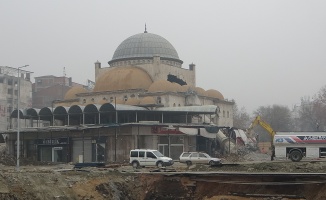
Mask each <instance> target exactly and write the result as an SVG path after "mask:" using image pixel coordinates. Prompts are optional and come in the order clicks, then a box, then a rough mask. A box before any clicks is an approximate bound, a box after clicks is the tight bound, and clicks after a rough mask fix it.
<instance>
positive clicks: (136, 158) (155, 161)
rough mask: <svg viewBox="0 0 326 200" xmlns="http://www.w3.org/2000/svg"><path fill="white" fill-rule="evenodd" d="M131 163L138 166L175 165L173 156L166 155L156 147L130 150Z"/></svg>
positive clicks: (135, 166)
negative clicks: (155, 148)
mask: <svg viewBox="0 0 326 200" xmlns="http://www.w3.org/2000/svg"><path fill="white" fill-rule="evenodd" d="M129 163H130V164H131V165H132V166H133V167H134V168H137V167H139V166H157V167H164V166H170V165H173V163H174V162H173V160H172V158H169V157H166V156H164V155H163V154H161V153H160V152H159V151H157V150H154V149H134V150H131V151H130V160H129Z"/></svg>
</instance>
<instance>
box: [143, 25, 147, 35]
mask: <svg viewBox="0 0 326 200" xmlns="http://www.w3.org/2000/svg"><path fill="white" fill-rule="evenodd" d="M144 33H147V29H146V23H145V31H144Z"/></svg>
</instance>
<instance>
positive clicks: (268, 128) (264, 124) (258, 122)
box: [247, 116, 275, 139]
mask: <svg viewBox="0 0 326 200" xmlns="http://www.w3.org/2000/svg"><path fill="white" fill-rule="evenodd" d="M257 125H260V126H261V127H263V128H264V129H265V130H266V131H267V132H268V133H269V134H270V135H271V136H272V139H274V135H275V131H274V130H273V128H272V127H271V126H270V125H269V124H268V123H267V122H265V121H263V120H262V119H261V117H260V116H257V117H256V118H255V120H254V121H252V123H251V125H250V126H249V128H248V129H247V132H248V133H250V132H251V130H252V129H253V128H255V127H256V126H257Z"/></svg>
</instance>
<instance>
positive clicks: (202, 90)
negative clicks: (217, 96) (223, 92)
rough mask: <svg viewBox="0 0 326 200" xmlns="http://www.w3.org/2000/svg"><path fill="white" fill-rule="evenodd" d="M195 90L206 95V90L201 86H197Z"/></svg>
mask: <svg viewBox="0 0 326 200" xmlns="http://www.w3.org/2000/svg"><path fill="white" fill-rule="evenodd" d="M195 91H196V92H197V94H198V95H201V96H205V93H206V91H205V90H204V89H203V88H201V87H195Z"/></svg>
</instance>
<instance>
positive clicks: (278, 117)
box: [254, 105, 294, 131]
mask: <svg viewBox="0 0 326 200" xmlns="http://www.w3.org/2000/svg"><path fill="white" fill-rule="evenodd" d="M254 114H255V115H256V116H258V115H259V116H260V117H261V118H262V119H263V120H264V121H265V122H267V123H269V125H270V126H271V127H272V128H273V129H274V131H291V130H293V127H294V125H293V118H292V115H291V111H290V109H289V108H288V107H287V106H281V105H273V106H260V107H259V108H258V109H257V110H256V111H255V112H254Z"/></svg>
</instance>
